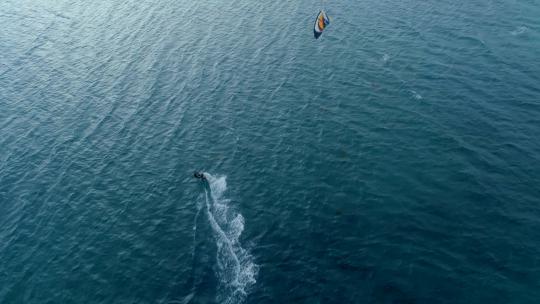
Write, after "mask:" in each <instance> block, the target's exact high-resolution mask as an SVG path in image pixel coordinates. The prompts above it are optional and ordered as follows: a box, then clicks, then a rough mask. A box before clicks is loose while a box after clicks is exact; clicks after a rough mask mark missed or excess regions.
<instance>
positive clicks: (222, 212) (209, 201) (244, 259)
mask: <svg viewBox="0 0 540 304" xmlns="http://www.w3.org/2000/svg"><path fill="white" fill-rule="evenodd" d="M205 176H206V179H207V181H208V186H209V190H206V193H205V200H206V211H207V215H208V220H209V222H210V225H211V227H212V231H213V234H214V237H215V240H216V248H217V254H216V267H215V271H216V276H217V279H218V282H219V283H218V291H217V302H218V303H227V304H229V303H230V304H233V303H243V302H244V301H245V299H246V296H247V293H248V291H249V288H250V287H251V286H253V285H254V284H255V282H256V280H255V278H256V276H257V271H258V267H257V265H256V264H255V263H254V261H253V256H252V255H251V254H250V252H249V251H248V250H246V249H244V248H243V247H242V246H241V244H240V241H239V239H240V235H241V234H242V231H243V230H244V217H243V216H242V215H241V214H240V213H237V212H235V211H233V210H231V208H229V203H230V200H228V199H226V198H224V196H223V194H224V192H225V191H226V190H227V182H226V177H225V176H221V177H214V176H212V175H210V174H208V173H205Z"/></svg>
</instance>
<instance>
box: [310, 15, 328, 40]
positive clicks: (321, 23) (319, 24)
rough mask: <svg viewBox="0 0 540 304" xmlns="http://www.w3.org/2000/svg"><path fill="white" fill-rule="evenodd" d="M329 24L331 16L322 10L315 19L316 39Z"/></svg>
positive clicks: (314, 30)
mask: <svg viewBox="0 0 540 304" xmlns="http://www.w3.org/2000/svg"><path fill="white" fill-rule="evenodd" d="M329 24H330V18H328V16H327V15H326V13H325V12H324V11H323V10H321V11H320V12H319V14H318V15H317V19H316V20H315V27H314V28H313V34H314V35H315V39H317V38H319V37H320V36H321V35H322V32H323V31H324V29H325V28H326V26H327V25H329Z"/></svg>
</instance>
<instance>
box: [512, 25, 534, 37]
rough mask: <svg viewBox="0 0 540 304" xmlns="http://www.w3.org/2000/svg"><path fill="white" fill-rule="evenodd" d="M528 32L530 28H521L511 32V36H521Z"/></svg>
mask: <svg viewBox="0 0 540 304" xmlns="http://www.w3.org/2000/svg"><path fill="white" fill-rule="evenodd" d="M528 30H529V28H528V27H526V26H519V27H517V28H516V29H514V30H513V31H511V32H510V35H512V36H519V35H522V34H525V33H526V32H527V31H528Z"/></svg>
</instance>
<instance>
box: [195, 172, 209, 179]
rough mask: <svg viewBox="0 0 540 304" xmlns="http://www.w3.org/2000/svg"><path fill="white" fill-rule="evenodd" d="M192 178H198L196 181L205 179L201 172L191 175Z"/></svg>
mask: <svg viewBox="0 0 540 304" xmlns="http://www.w3.org/2000/svg"><path fill="white" fill-rule="evenodd" d="M193 177H195V178H198V179H202V180H205V179H206V176H204V173H202V172H195V173H193Z"/></svg>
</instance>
